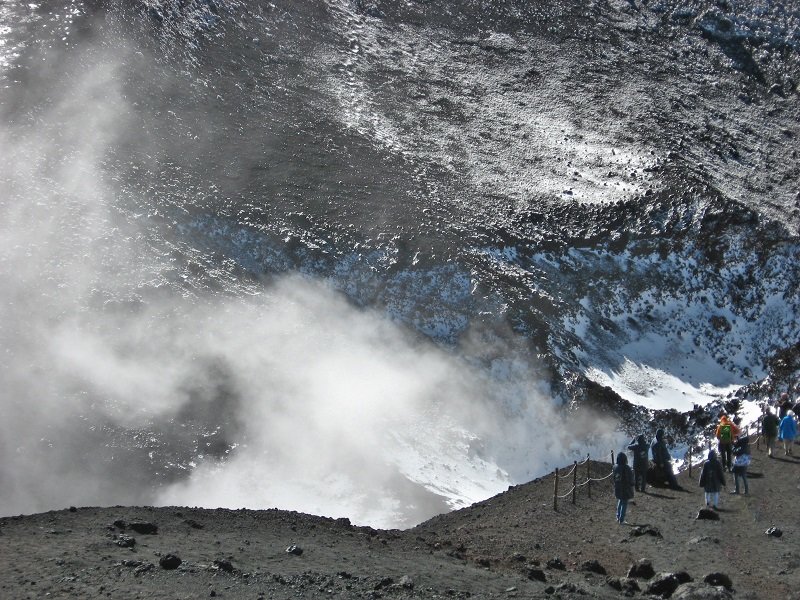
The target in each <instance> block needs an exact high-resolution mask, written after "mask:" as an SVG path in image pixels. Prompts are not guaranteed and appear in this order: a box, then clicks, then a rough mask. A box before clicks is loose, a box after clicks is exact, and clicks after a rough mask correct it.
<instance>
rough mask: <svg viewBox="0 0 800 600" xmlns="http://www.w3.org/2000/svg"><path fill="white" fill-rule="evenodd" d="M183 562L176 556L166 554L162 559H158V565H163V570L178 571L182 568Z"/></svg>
mask: <svg viewBox="0 0 800 600" xmlns="http://www.w3.org/2000/svg"><path fill="white" fill-rule="evenodd" d="M182 562H183V561H182V560H181V559H180V558H179V557H177V556H175V555H174V554H165V555H164V556H162V557H161V558H159V559H158V564H159V565H161V568H162V569H167V570H168V571H169V570H172V569H177V568H178V567H180V566H181V563H182Z"/></svg>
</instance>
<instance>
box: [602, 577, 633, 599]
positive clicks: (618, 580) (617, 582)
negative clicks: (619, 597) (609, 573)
mask: <svg viewBox="0 0 800 600" xmlns="http://www.w3.org/2000/svg"><path fill="white" fill-rule="evenodd" d="M606 583H607V584H608V585H609V586H610V587H612V588H614V589H615V590H617V591H618V592H622V593H623V594H624V595H626V596H633V595H634V594H636V593H637V592H639V591H640V590H641V588H640V587H639V584H638V583H636V580H635V579H631V578H630V577H608V578H606Z"/></svg>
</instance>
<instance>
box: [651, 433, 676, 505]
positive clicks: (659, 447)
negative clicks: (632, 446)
mask: <svg viewBox="0 0 800 600" xmlns="http://www.w3.org/2000/svg"><path fill="white" fill-rule="evenodd" d="M650 452H651V453H652V455H653V463H654V464H655V465H656V467H658V470H659V472H661V473H662V474H663V476H664V479H666V480H667V482H668V483H669V487H670V488H671V489H673V490H679V489H681V486H679V485H678V480H677V479H675V473H673V472H672V456H670V454H669V449H668V448H667V442H666V441H664V430H663V429H661V428H659V429H657V430H656V439H655V440H653V444H652V445H651V446H650Z"/></svg>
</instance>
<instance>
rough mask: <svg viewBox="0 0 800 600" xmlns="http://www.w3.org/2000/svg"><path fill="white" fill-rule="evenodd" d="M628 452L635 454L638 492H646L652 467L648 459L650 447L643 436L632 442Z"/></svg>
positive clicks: (634, 468)
mask: <svg viewBox="0 0 800 600" xmlns="http://www.w3.org/2000/svg"><path fill="white" fill-rule="evenodd" d="M628 450H630V451H631V453H632V454H633V473H634V475H635V476H636V491H637V492H644V491H645V488H646V487H647V469H648V467H650V460H649V459H648V456H649V450H650V447H649V446H648V445H647V440H646V439H644V436H643V435H640V436H638V437H637V438H636V439H634V440H631V443H630V444H628Z"/></svg>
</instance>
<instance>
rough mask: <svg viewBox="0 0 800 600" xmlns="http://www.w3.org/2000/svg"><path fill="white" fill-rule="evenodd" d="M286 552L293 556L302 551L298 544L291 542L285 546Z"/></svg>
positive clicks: (298, 554)
mask: <svg viewBox="0 0 800 600" xmlns="http://www.w3.org/2000/svg"><path fill="white" fill-rule="evenodd" d="M286 552H287V553H288V554H294V555H295V556H300V555H301V554H302V553H303V549H302V548H301V547H300V546H295V545H294V544H292V545H291V546H289V547H288V548H286Z"/></svg>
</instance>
